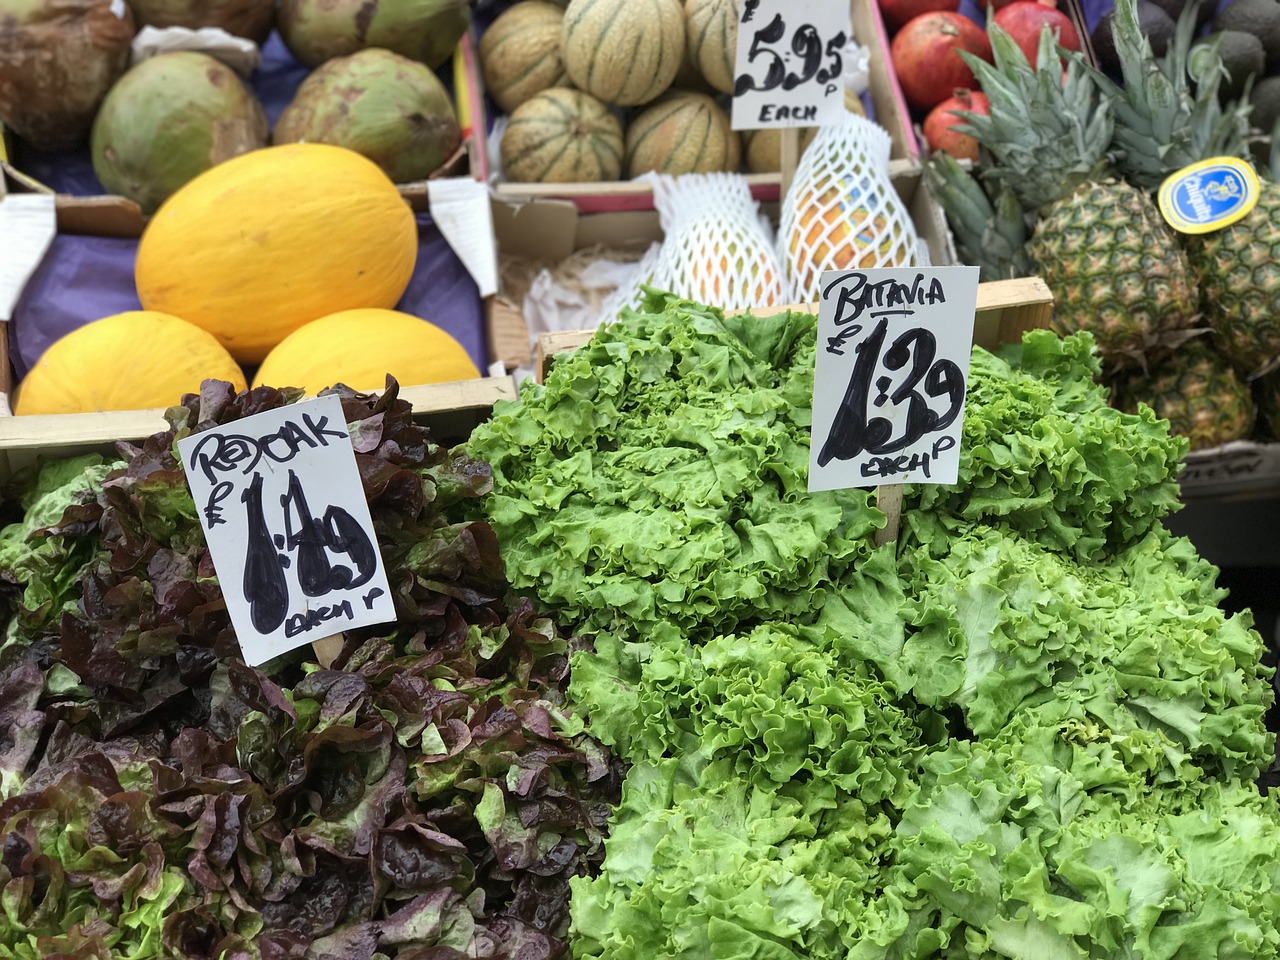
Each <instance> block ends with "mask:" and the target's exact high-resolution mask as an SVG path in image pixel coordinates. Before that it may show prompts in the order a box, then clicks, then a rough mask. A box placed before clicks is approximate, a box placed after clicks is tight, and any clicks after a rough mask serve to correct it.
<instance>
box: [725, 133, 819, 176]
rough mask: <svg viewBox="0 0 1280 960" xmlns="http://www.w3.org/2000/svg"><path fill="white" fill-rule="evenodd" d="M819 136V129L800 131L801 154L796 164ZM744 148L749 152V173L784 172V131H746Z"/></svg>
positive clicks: (743, 137)
mask: <svg viewBox="0 0 1280 960" xmlns="http://www.w3.org/2000/svg"><path fill="white" fill-rule="evenodd" d="M817 135H818V128H817V127H803V128H801V130H800V153H799V155H797V156H796V162H797V163H799V162H800V157H801V156H803V155H804V152H805V150H806V149H807V148H808V146H809V144H811V143H813V138H814V137H816V136H817ZM742 140H743V146H744V147H745V148H746V152H747V172H748V173H778V172H779V171H781V170H782V131H781V130H779V129H777V128H776V127H774V128H772V129H765V130H746V131H744V132H743V136H742Z"/></svg>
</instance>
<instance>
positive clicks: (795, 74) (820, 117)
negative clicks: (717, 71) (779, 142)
mask: <svg viewBox="0 0 1280 960" xmlns="http://www.w3.org/2000/svg"><path fill="white" fill-rule="evenodd" d="M850 33H851V30H850V26H849V5H848V4H847V3H840V2H837V0H744V3H743V5H742V12H741V14H740V17H739V20H738V49H737V59H736V61H735V71H734V84H733V128H734V129H735V130H759V129H763V128H767V127H800V126H818V125H820V124H824V123H833V122H836V121H838V120H839V119H840V117H841V116H842V115H843V114H844V79H843V77H844V69H845V63H844V57H845V45H846V44H847V43H848V42H849V36H850Z"/></svg>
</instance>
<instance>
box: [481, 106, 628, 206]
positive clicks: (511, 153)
mask: <svg viewBox="0 0 1280 960" xmlns="http://www.w3.org/2000/svg"><path fill="white" fill-rule="evenodd" d="M500 151H501V154H502V169H503V171H504V172H505V173H506V176H507V179H508V180H511V181H513V182H515V183H575V182H578V181H599V180H617V179H618V176H619V175H620V174H621V172H622V124H621V123H619V122H618V118H617V117H615V116H614V115H613V114H612V113H610V112H609V108H608V107H606V106H605V105H604V104H603V103H601V102H600V101H599V100H597V99H596V98H595V97H593V96H591V95H590V94H588V93H583V92H582V91H581V90H566V89H560V88H556V89H552V90H543V91H542V92H541V93H537V94H534V95H533V96H532V97H530V98H529V99H528V100H526V101H525V102H524V103H522V104H520V106H518V107H516V109H515V111H514V112H513V113H512V114H511V117H510V118H509V120H508V121H507V129H506V131H505V132H504V133H503V134H502V144H501V146H500Z"/></svg>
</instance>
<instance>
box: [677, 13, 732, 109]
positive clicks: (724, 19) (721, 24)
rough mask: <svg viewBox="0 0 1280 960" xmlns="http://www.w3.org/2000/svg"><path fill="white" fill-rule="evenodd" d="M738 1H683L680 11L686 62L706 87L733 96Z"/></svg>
mask: <svg viewBox="0 0 1280 960" xmlns="http://www.w3.org/2000/svg"><path fill="white" fill-rule="evenodd" d="M741 13H742V0H687V2H686V3H685V8H684V17H685V33H686V35H687V37H688V44H689V60H690V61H691V62H692V63H693V65H694V66H695V67H697V68H698V72H699V73H701V74H702V76H703V77H705V78H706V81H707V83H709V84H711V86H713V87H715V88H716V89H717V90H719V91H720V92H721V93H733V62H734V60H735V59H736V57H737V55H738V18H739V16H740V15H741Z"/></svg>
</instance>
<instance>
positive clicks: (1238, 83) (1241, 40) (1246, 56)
mask: <svg viewBox="0 0 1280 960" xmlns="http://www.w3.org/2000/svg"><path fill="white" fill-rule="evenodd" d="M1215 40H1216V41H1217V43H1218V56H1219V57H1220V58H1221V60H1222V66H1223V67H1224V68H1225V69H1226V71H1227V76H1226V77H1224V78H1223V80H1222V84H1221V86H1219V87H1218V97H1219V99H1221V100H1222V101H1224V102H1225V101H1227V100H1239V99H1240V97H1241V96H1242V95H1243V94H1244V89H1245V86H1246V84H1247V83H1248V81H1249V78H1250V77H1255V78H1256V77H1260V76H1262V74H1263V72H1264V71H1265V70H1266V66H1267V55H1266V52H1265V51H1264V50H1263V49H1262V41H1261V40H1259V39H1258V38H1257V37H1255V36H1254V35H1253V34H1251V33H1241V32H1240V31H1239V30H1223V31H1221V32H1219V33H1211V34H1209V35H1208V36H1206V37H1204V38H1203V39H1201V40H1197V41H1196V42H1195V43H1194V44H1192V46H1191V54H1190V57H1189V59H1188V67H1189V68H1190V71H1191V75H1192V76H1193V77H1194V78H1195V79H1196V80H1197V81H1198V80H1199V79H1200V78H1201V77H1202V76H1204V75H1205V71H1206V70H1208V69H1210V58H1211V56H1212V53H1213V43H1214V41H1215Z"/></svg>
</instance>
